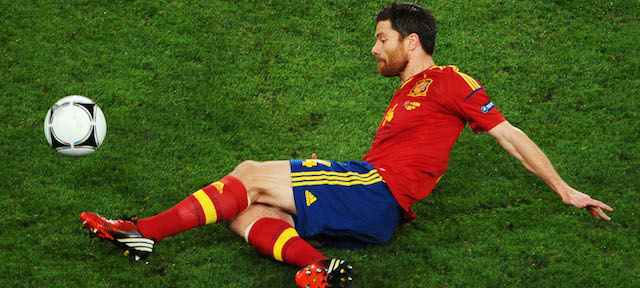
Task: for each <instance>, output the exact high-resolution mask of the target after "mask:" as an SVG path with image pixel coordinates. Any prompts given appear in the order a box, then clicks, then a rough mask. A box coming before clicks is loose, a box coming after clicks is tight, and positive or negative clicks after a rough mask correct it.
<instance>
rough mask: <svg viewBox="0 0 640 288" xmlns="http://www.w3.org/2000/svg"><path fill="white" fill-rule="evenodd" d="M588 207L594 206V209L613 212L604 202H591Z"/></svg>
mask: <svg viewBox="0 0 640 288" xmlns="http://www.w3.org/2000/svg"><path fill="white" fill-rule="evenodd" d="M587 205H588V206H592V207H598V208H602V209H604V210H607V211H613V208H611V207H610V206H609V205H607V204H604V202H602V201H598V200H593V199H592V200H591V203H589V204H587Z"/></svg>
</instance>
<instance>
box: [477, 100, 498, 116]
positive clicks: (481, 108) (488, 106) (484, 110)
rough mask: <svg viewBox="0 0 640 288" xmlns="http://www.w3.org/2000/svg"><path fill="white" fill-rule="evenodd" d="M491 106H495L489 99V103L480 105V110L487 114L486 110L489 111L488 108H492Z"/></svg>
mask: <svg viewBox="0 0 640 288" xmlns="http://www.w3.org/2000/svg"><path fill="white" fill-rule="evenodd" d="M493 107H495V106H494V105H493V102H491V101H489V103H487V104H484V105H482V107H480V111H482V113H483V114H487V112H489V110H491V109H493Z"/></svg>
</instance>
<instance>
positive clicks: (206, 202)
mask: <svg viewBox="0 0 640 288" xmlns="http://www.w3.org/2000/svg"><path fill="white" fill-rule="evenodd" d="M193 196H195V197H196V199H198V202H200V206H202V210H203V211H204V215H205V224H210V223H215V222H216V221H218V214H216V207H215V206H213V202H211V198H209V196H208V195H207V193H205V192H204V191H202V189H200V190H198V191H196V193H193Z"/></svg>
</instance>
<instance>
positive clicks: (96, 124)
mask: <svg viewBox="0 0 640 288" xmlns="http://www.w3.org/2000/svg"><path fill="white" fill-rule="evenodd" d="M106 135H107V121H106V120H105V119H104V114H103V113H102V110H100V107H98V105H96V103H94V102H93V101H91V99H89V98H86V97H83V96H78V95H72V96H67V97H64V98H62V99H60V100H58V102H56V103H55V104H53V107H51V109H49V111H48V112H47V117H46V118H44V136H45V137H46V138H47V142H49V145H51V147H52V148H53V149H55V150H56V151H58V152H60V153H61V154H64V155H69V156H83V155H87V154H91V153H93V151H95V150H96V149H97V148H98V147H99V146H100V144H102V142H103V141H104V137H105V136H106Z"/></svg>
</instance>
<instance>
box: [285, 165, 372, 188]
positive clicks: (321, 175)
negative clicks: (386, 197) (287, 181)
mask: <svg viewBox="0 0 640 288" xmlns="http://www.w3.org/2000/svg"><path fill="white" fill-rule="evenodd" d="M378 182H384V180H383V179H382V177H381V176H380V174H378V171H376V170H375V169H374V170H371V171H369V172H368V173H366V174H359V173H356V172H333V171H311V172H294V173H291V186H292V187H299V186H312V185H339V186H353V185H371V184H374V183H378Z"/></svg>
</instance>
